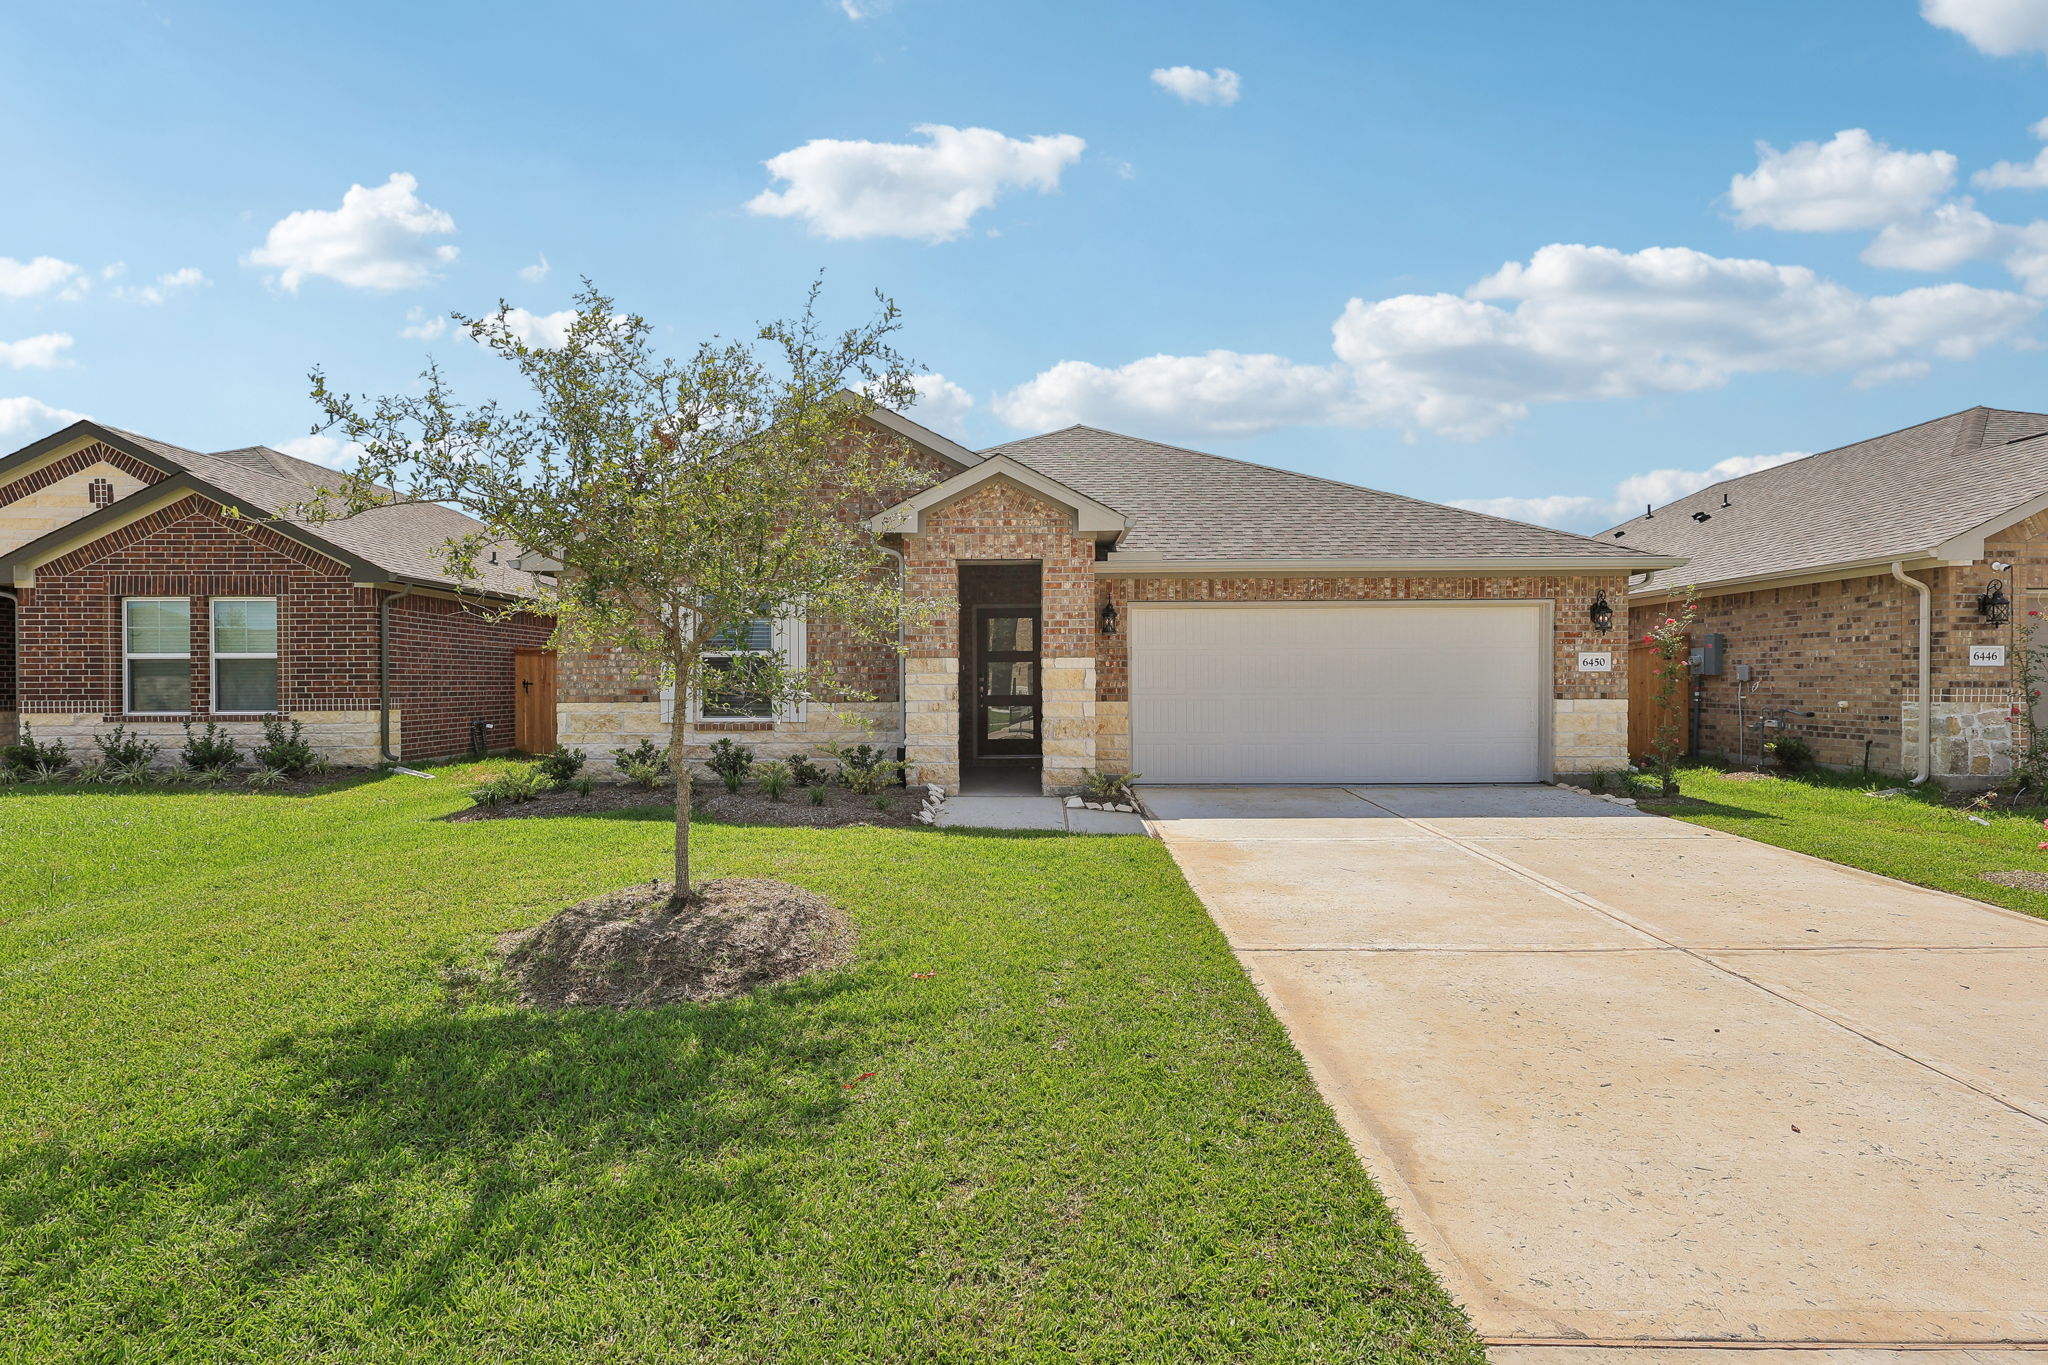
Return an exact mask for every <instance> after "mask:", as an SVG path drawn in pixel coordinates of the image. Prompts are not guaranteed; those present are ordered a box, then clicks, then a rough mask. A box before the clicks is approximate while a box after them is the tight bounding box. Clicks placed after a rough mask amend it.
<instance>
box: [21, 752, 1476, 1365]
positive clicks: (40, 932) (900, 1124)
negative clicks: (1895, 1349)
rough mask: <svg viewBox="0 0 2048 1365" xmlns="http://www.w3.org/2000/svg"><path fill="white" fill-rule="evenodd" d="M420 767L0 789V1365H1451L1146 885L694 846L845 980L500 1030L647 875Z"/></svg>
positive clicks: (1154, 862)
mask: <svg viewBox="0 0 2048 1365" xmlns="http://www.w3.org/2000/svg"><path fill="white" fill-rule="evenodd" d="M437 771H438V772H439V773H440V774H441V777H442V780H439V781H421V780H418V779H414V778H408V777H403V776H390V777H386V778H383V779H380V780H375V781H368V782H363V783H360V784H357V785H355V786H351V787H345V788H342V789H338V790H335V791H332V792H329V793H327V794H324V795H321V796H319V797H317V798H315V799H312V800H280V799H273V798H270V797H267V796H264V795H261V794H254V795H250V794H236V795H222V794H211V793H194V792H190V791H186V792H180V793H177V794H168V795H155V794H149V793H132V792H110V791H104V790H79V789H66V788H59V787H16V788H13V789H10V790H8V791H6V792H0V828H4V830H5V831H6V835H5V837H6V839H7V841H8V848H9V852H10V854H11V855H12V856H10V857H9V858H7V859H0V978H4V979H5V980H6V981H7V982H8V983H9V986H8V989H6V990H0V1031H4V1034H5V1036H6V1038H7V1040H8V1045H7V1057H8V1063H7V1082H8V1083H7V1085H6V1087H4V1089H0V1280H4V1282H5V1283H6V1285H7V1292H6V1293H5V1294H4V1295H0V1359H18V1360H33V1361H37V1362H71V1361H103V1360H112V1359H122V1360H127V1361H136V1362H145V1361H179V1362H184V1361H248V1362H256V1361H273V1360H292V1361H299V1362H344V1361H351V1362H352V1361H363V1360H379V1361H381V1360H393V1361H396V1360H404V1361H418V1362H444V1361H445V1362H456V1361H463V1362H468V1361H484V1360H518V1361H521V1362H530V1363H533V1365H557V1363H561V1365H567V1363H569V1362H577V1363H578V1365H580V1363H581V1362H600V1361H604V1362H612V1361H667V1360H687V1361H691V1362H706V1365H740V1362H759V1361H776V1362H792V1363H794V1365H828V1363H829V1365H838V1363H839V1362H845V1361H865V1360H891V1361H917V1362H932V1363H933V1365H937V1362H950V1361H969V1360H971V1361H977V1362H979V1361H995V1362H1018V1363H1019V1365H1022V1363H1023V1362H1037V1361H1047V1360H1082V1361H1108V1360H1115V1361H1119V1362H1162V1363H1164V1362H1175V1363H1176V1365H1178V1363H1179V1362H1189V1361H1204V1362H1266V1361H1286V1362H1311V1361H1313V1362H1325V1361H1331V1362H1368V1361H1370V1362H1424V1361H1429V1362H1437V1361H1449V1362H1463V1363H1464V1365H1480V1363H1481V1361H1482V1352H1481V1349H1480V1347H1479V1344H1478V1343H1477V1342H1476V1341H1475V1339H1474V1338H1473V1336H1472V1335H1471V1332H1470V1329H1469V1327H1468V1326H1467V1325H1466V1323H1465V1320H1464V1319H1463V1317H1462V1315H1461V1314H1460V1313H1459V1312H1458V1310H1457V1308H1456V1307H1455V1305H1453V1304H1452V1303H1451V1302H1450V1301H1449V1300H1448V1299H1447V1298H1446V1297H1445V1295H1444V1294H1443V1292H1442V1290H1441V1289H1440V1288H1439V1287H1438V1286H1437V1285H1436V1283H1435V1282H1434V1280H1433V1279H1432V1278H1431V1276H1430V1275H1429V1272H1428V1270H1427V1268H1426V1267H1425V1266H1424V1265H1423V1263H1422V1262H1421V1260H1420V1259H1419V1258H1418V1257H1417V1256H1416V1254H1415V1252H1414V1251H1413V1249H1412V1248H1411V1247H1410V1246H1409V1245H1408V1244H1407V1242H1406V1241H1405V1239H1404V1238H1403V1237H1402V1235H1401V1233H1400V1230H1399V1228H1398V1227H1397V1226H1396V1224H1395V1223H1394V1221H1393V1218H1392V1216H1391V1214H1390V1213H1389V1211H1388V1209H1387V1208H1386V1206H1385V1204H1384V1203H1383V1202H1382V1201H1381V1199H1380V1197H1379V1195H1378V1194H1377V1192H1376V1191H1375V1190H1374V1188H1373V1186H1372V1184H1371V1181H1370V1180H1369V1178H1368V1177H1367V1176H1366V1174H1365V1172H1364V1170H1363V1169H1362V1168H1361V1167H1360V1166H1359V1164H1358V1162H1357V1160H1356V1158H1355V1157H1354V1155H1353V1153H1352V1151H1351V1148H1350V1145H1349V1143H1348V1142H1347V1141H1346V1140H1345V1137H1344V1135H1343V1133H1342V1131H1341V1130H1340V1129H1339V1128H1338V1126H1337V1124H1336V1122H1335V1120H1334V1119H1333V1117H1332V1116H1331V1114H1330V1112H1329V1110H1328V1109H1327V1108H1326V1107H1325V1106H1324V1105H1323V1103H1322V1102H1321V1100H1320V1098H1319V1097H1318V1096H1317V1094H1316V1092H1315V1089H1314V1087H1313V1085H1312V1084H1311V1083H1310V1081H1309V1078H1308V1075H1307V1073H1306V1070H1305V1068H1304V1066H1303V1064H1302V1061H1301V1059H1300V1057H1299V1056H1298V1055H1297V1054H1296V1052H1295V1051H1294V1049H1293V1048H1292V1047H1291V1046H1290V1045H1289V1043H1288V1041H1287V1037H1286V1035H1285V1033H1284V1032H1283V1031H1282V1030H1281V1028H1280V1027H1279V1025H1278V1024H1277V1023H1276V1022H1275V1021H1274V1019H1273V1018H1272V1016H1271V1014H1270V1013H1269V1012H1268V1011H1267V1009H1266V1008H1265V1006H1264V1004H1263V1003H1262V1002H1261V1001H1260V999H1259V997H1258V994H1257V992H1256V991H1255V990H1254V989H1253V988H1252V986H1251V985H1250V983H1249V982H1248V981H1247V980H1246V979H1245V977H1244V975H1243V973H1242V972H1241V971H1240V970H1239V969H1238V967H1237V964H1236V962H1235V961H1234V960H1233V958H1232V957H1231V954H1230V952H1229V950H1228V948H1227V947H1226V946H1225V944H1224V943H1223V941H1222V939H1221V937H1220V935H1219V934H1218V933H1217V931H1216V929H1215V927H1214V926H1213V925H1212V923H1211V922H1210V920H1209V918H1208V916H1207V915H1206V914H1205V913H1204V912H1203V910H1202V907H1201V905H1200V904H1199V903H1198V902H1197V901H1196V899H1195V898H1194V896H1193V895H1192V894H1191V893H1190V892H1189V891H1188V889H1187V886H1186V884H1185V883H1184V882H1183V881H1182V880H1181V878H1180V876H1179V874H1178V872H1177V871H1176V870H1175V868H1174V866H1173V864H1172V862H1171V860H1170V858H1169V857H1168V856H1167V854H1166V852H1165V850H1164V849H1163V848H1162V847H1161V846H1159V845H1158V844H1156V843H1154V842H1152V841H1150V840H1146V839H1143V838H1135V837H1134V838H1099V839H1066V838H1061V837H1058V836H1043V837H1041V836H1037V835H1032V834H1019V833H1015V832H1009V833H1000V832H989V831H974V830H952V831H948V833H947V834H946V836H945V837H944V838H935V837H931V836H930V835H929V834H927V833H924V832H922V831H912V830H899V829H886V828H841V829H817V830H778V829H771V828H760V827H755V826H747V825H741V824H737V823H724V822H722V821H707V822H704V823H700V824H699V825H698V826H697V827H696V829H695V832H694V838H693V844H694V848H695V858H696V863H697V867H698V875H699V876H700V877H702V878H707V879H709V878H725V877H739V878H773V879H776V880H778V881H782V882H787V883H789V884H791V885H793V886H797V887H801V888H803V889H804V890H806V891H808V892H811V893H814V894H816V895H818V896H820V897H823V898H825V899H826V900H827V901H829V902H830V903H831V904H832V905H834V906H836V907H839V908H841V909H843V910H844V911H845V913H846V914H847V915H848V916H849V918H850V919H851V921H852V923H853V926H854V928H855V930H856V931H857V933H858V948H857V952H856V954H855V956H854V957H853V959H852V961H851V962H850V964H848V965H845V966H841V967H836V968H834V967H829V966H828V967H827V969H825V970H822V971H819V972H816V973H814V974H811V975H807V976H803V977H801V978H800V979H796V980H792V981H789V982H788V983H787V984H783V985H773V986H769V987H767V988H765V989H762V990H759V991H755V992H752V993H750V994H745V995H742V996H739V997H737V998H734V999H729V1000H711V1001H706V1002H704V1003H697V1004H679V1005H667V1006H663V1007H660V1008H650V1009H628V1010H616V1009H577V1008H568V1009H554V1010H536V1009H529V1008H525V1007H522V1006H520V1005H519V1004H518V1003H517V1002H516V1001H514V1000H512V999H509V998H506V997H505V996H504V995H503V994H502V993H499V992H494V991H492V990H489V989H485V988H484V987H483V986H482V985H481V984H479V983H481V982H485V981H487V980H488V977H489V973H490V971H491V967H492V947H493V945H494V944H495V943H496V942H497V940H498V939H499V937H500V936H501V935H503V934H506V933H508V932H516V931H520V930H525V929H530V928H532V927H533V926H537V925H540V924H541V923H543V922H544V921H546V920H548V919H549V918H550V917H551V916H553V915H555V914H556V913H557V912H559V911H561V910H562V909H563V908H564V907H566V906H570V905H574V904H577V903H579V902H584V901H588V900H591V899H592V898H595V897H602V896H605V895H608V894H610V893H614V892H618V891H620V890H622V889H623V888H626V887H629V886H632V885H634V884H635V883H638V884H640V885H642V886H644V885H646V883H647V882H648V881H649V880H650V879H651V878H653V877H656V876H658V875H661V874H662V871H663V869H664V867H665V866H666V859H667V854H668V851H669V847H670V840H671V832H670V830H669V829H668V828H667V826H666V825H665V824H664V823H663V822H661V821H659V820H649V819H634V818H630V817H628V816H624V815H622V814H621V813H618V812H600V813H596V814H592V815H588V816H584V817H582V818H572V819H554V820H523V821H522V820H513V821H501V822H498V823H495V824H492V825H489V826H484V827H480V828H469V829H463V830H454V829H451V828H450V827H449V825H448V824H447V823H446V821H445V817H447V816H449V815H451V814H453V813H454V812H455V811H456V810H458V809H459V808H461V807H462V806H463V805H464V803H465V801H466V797H465V795H464V792H463V789H462V787H461V785H460V783H459V782H457V781H451V780H448V779H449V778H451V777H454V776H456V775H457V771H456V770H455V769H446V768H444V769H438V770H437ZM799 795H800V794H799Z"/></svg>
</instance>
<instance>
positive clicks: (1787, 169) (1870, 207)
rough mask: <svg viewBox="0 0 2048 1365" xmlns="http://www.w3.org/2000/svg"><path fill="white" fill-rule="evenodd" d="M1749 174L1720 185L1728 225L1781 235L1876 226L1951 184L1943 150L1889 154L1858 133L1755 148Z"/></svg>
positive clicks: (1951, 159) (1912, 210)
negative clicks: (1728, 207)
mask: <svg viewBox="0 0 2048 1365" xmlns="http://www.w3.org/2000/svg"><path fill="white" fill-rule="evenodd" d="M1756 152H1757V163H1756V169H1755V170H1754V171H1752V172H1750V173H1749V174H1748V175H1737V176H1736V177H1735V178H1734V179H1733V180H1732V181H1730V182H1729V185H1728V201H1729V202H1730V203H1731V204H1733V205H1734V206H1735V210H1736V213H1735V221H1736V222H1737V223H1739V224H1741V225H1742V226H1743V227H1774V228H1782V229H1784V230H1786V231H1788V232H1841V231H1844V230H1847V229H1851V228H1874V227H1883V226H1884V225H1885V224H1887V223H1894V222H1897V221H1898V220H1899V219H1901V218H1908V217H1911V216H1912V215H1914V214H1916V213H1919V212H1921V211H1923V210H1925V209H1926V208H1927V207H1928V206H1929V205H1931V204H1932V203H1933V202H1934V201H1935V200H1936V199H1938V198H1940V197H1941V196H1942V195H1943V194H1945V193H1947V192H1948V189H1949V187H1950V186H1952V185H1954V184H1955V180H1956V159H1955V156H1954V155H1953V154H1952V153H1949V152H1895V151H1893V150H1892V149H1891V148H1890V147H1888V146H1886V145H1885V144H1884V143H1882V142H1879V141H1877V140H1876V139H1874V138H1872V137H1871V136H1870V134H1869V133H1867V132H1865V131H1864V130H1863V129H1861V128H1844V129H1843V130H1842V131H1841V132H1839V133H1836V134H1835V136H1834V138H1833V139H1832V140H1830V141H1828V142H1802V143H1799V144H1798V145H1797V146H1794V147H1792V148H1791V149H1790V150H1788V151H1783V152H1781V151H1779V150H1778V149H1777V148H1775V147H1773V146H1771V144H1769V143H1768V142H1759V143H1757V145H1756Z"/></svg>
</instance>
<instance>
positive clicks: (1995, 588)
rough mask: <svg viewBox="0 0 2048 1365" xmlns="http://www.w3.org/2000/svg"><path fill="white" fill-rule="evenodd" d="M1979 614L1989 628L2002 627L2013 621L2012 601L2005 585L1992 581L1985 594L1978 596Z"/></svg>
mask: <svg viewBox="0 0 2048 1365" xmlns="http://www.w3.org/2000/svg"><path fill="white" fill-rule="evenodd" d="M1977 614H1978V615H1979V616H1981V617H1983V618H1984V624H1986V625H1988V626H2002V625H2004V624H2005V623H2006V622H2007V621H2010V620H2011V619H2012V599H2011V598H2010V597H2007V596H2006V595H2005V584H2004V583H2003V582H2002V581H2000V580H1999V579H1996V578H1994V579H1992V580H1991V583H1990V585H1989V586H1988V587H1986V588H1985V589H1984V591H1983V592H1980V593H1978V594H1977Z"/></svg>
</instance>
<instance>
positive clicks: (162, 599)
mask: <svg viewBox="0 0 2048 1365" xmlns="http://www.w3.org/2000/svg"><path fill="white" fill-rule="evenodd" d="M332 478H333V474H332V472H331V471H329V470H326V469H323V468H321V467H320V466H318V465H314V464H309V463H307V462H306V461H303V460H297V459H293V458H292V457H291V456H288V455H284V454H281V453H280V452H278V451H275V450H269V449H266V448H264V447H261V446H255V447H250V448H248V449H245V450H230V451H222V452H219V453H216V454H210V455H209V454H201V453H199V452H197V451H190V450H181V449H179V448H178V447H176V446H171V445H166V444H164V443H162V442H160V441H152V440H149V439H148V438H146V437H141V436H137V435H134V434H133V433H131V432H125V431H119V430H116V429H114V428H111V427H104V426H101V425H99V424H98V423H95V422H77V423H74V424H72V425H71V426H69V427H66V428H65V429H64V430H62V431H60V432H58V433H56V434H55V435H53V436H50V437H47V438H46V439H44V440H41V441H37V442H36V443H34V444H33V445H30V446H27V447H24V448H23V449H21V450H17V451H15V452H14V453H13V454H11V455H8V456H6V457H5V458H0V737H5V738H8V739H11V738H13V737H15V736H16V735H17V734H18V732H19V728H20V726H21V725H22V724H24V723H26V724H28V725H29V726H31V727H32V728H33V730H34V732H35V734H36V735H37V737H38V738H42V739H64V740H66V741H67V742H68V743H70V745H71V747H72V748H73V750H74V751H77V750H80V749H83V748H89V747H90V745H91V741H92V739H93V737H94V736H95V735H97V734H100V733H103V732H105V731H106V730H108V729H110V728H111V727H112V726H114V725H115V724H126V725H128V726H129V727H130V728H131V729H134V730H139V731H143V732H146V733H148V734H150V736H151V737H152V738H156V739H158V740H159V741H160V742H166V744H165V747H166V748H167V749H168V748H170V747H173V746H174V745H175V743H177V742H179V741H181V740H182V737H183V736H182V733H181V731H180V726H181V724H182V723H183V722H185V721H188V720H190V721H196V722H202V723H203V722H206V721H216V722H219V723H220V724H222V725H223V726H224V727H225V728H226V729H227V730H228V731H229V732H230V733H232V734H233V735H234V736H235V737H236V739H237V741H238V742H240V743H242V744H244V745H245V746H246V745H247V744H248V742H249V741H250V740H252V739H254V738H256V737H257V736H258V735H259V734H260V730H261V719H262V717H264V716H266V715H276V716H282V717H287V718H293V719H296V720H298V721H300V722H301V723H303V725H304V726H305V732H306V737H307V738H308V739H309V740H311V741H312V742H313V743H314V744H315V746H316V747H317V748H318V749H319V750H320V751H321V752H322V753H323V754H324V755H325V756H326V757H327V758H329V759H330V760H332V761H334V762H337V763H343V764H365V765H366V764H373V763H375V762H377V761H378V760H379V758H380V756H381V757H388V758H407V759H425V758H432V757H439V756H444V755H451V754H457V753H462V752H467V751H468V750H469V749H470V748H471V742H472V737H473V735H475V734H477V733H478V731H477V729H476V727H477V725H478V723H479V722H481V723H482V725H484V726H488V727H490V728H489V729H488V730H485V731H483V732H482V733H483V735H484V736H485V737H486V744H487V746H488V747H490V748H494V749H508V748H510V747H511V746H512V741H513V723H512V722H513V716H512V706H513V664H512V651H513V649H514V648H515V647H517V646H539V645H543V644H545V643H546V642H547V639H548V636H549V634H550V631H551V623H550V622H549V621H547V620H546V619H544V618H541V617H537V616H533V615H530V614H524V613H521V614H515V615H512V616H504V615H502V614H501V612H500V611H499V610H498V609H499V608H501V607H503V606H505V605H507V604H509V603H510V602H512V601H516V600H517V599H518V597H519V596H520V594H521V592H522V590H528V589H530V588H531V582H532V580H531V579H530V578H529V577H528V576H526V575H524V574H522V573H520V572H518V571H517V570H515V569H514V568H513V567H512V564H511V562H510V561H511V556H510V554H509V553H504V552H498V553H493V554H491V555H490V556H489V557H488V558H489V560H490V561H491V562H490V563H489V564H488V566H486V567H485V569H484V573H485V575H486V577H485V579H484V581H483V582H482V583H481V584H477V585H470V586H469V587H464V588H461V590H459V591H458V588H459V587H460V585H458V584H457V583H456V582H455V581H454V580H453V579H451V578H450V577H449V575H448V574H447V573H446V572H445V571H443V569H442V568H441V565H440V562H439V559H438V558H437V551H438V550H439V549H440V548H441V547H442V546H443V545H445V544H446V543H447V541H448V540H449V539H450V538H451V537H454V536H460V535H465V534H468V533H470V532H472V531H474V530H475V529H476V525H477V524H476V523H475V522H473V521H471V520H470V519H469V518H467V517H465V516H462V515H460V514H458V513H456V512H452V511H449V510H448V509H446V508H441V507H402V508H385V509H380V510H378V511H375V512H371V513H368V514H365V515H363V516H360V517H355V518H351V519H349V520H347V521H342V522H334V523H328V524H324V525H321V526H318V527H311V526H305V525H300V524H296V523H293V522H290V521H285V520H281V519H278V518H277V517H276V516H275V515H274V514H275V512H276V510H277V509H279V508H282V507H284V506H286V505H287V504H289V503H292V502H294V501H298V500H302V499H304V498H306V497H307V496H308V494H309V493H310V492H311V490H312V489H313V488H314V487H316V486H318V485H319V484H320V483H321V482H323V481H326V480H331V479H332ZM237 512H239V515H234V513H237Z"/></svg>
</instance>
